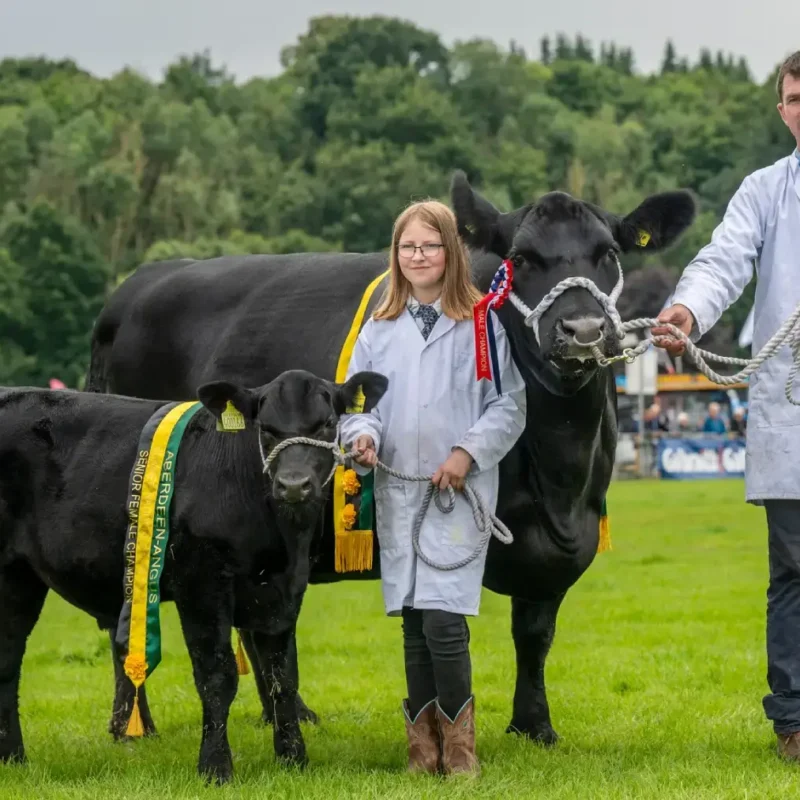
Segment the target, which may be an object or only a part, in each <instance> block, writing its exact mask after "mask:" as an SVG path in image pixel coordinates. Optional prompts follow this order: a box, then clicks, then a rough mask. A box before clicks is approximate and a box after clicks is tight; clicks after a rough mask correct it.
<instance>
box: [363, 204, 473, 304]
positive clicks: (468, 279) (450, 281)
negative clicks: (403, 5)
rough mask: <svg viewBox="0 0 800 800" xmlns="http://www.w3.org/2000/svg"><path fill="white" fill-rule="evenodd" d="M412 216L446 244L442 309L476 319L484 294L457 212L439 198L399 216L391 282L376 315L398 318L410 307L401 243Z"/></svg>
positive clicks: (418, 205)
mask: <svg viewBox="0 0 800 800" xmlns="http://www.w3.org/2000/svg"><path fill="white" fill-rule="evenodd" d="M412 220H418V221H419V222H421V223H422V224H423V225H427V226H428V227H430V228H433V229H434V230H435V231H437V232H438V233H439V236H441V238H442V244H443V245H444V258H445V262H444V283H443V285H442V313H444V314H445V315H446V316H448V317H450V318H451V319H454V320H467V319H472V308H473V306H474V305H475V303H477V302H478V301H479V300H480V299H481V298H482V297H483V295H482V294H481V292H480V291H479V290H478V287H477V286H475V284H474V283H473V282H472V273H471V270H470V263H469V256H468V255H467V250H466V247H465V246H464V243H463V242H462V240H461V237H460V236H459V235H458V225H457V223H456V218H455V214H453V212H452V211H451V210H450V209H449V208H448V207H447V206H446V205H445V204H444V203H440V202H439V201H438V200H422V201H419V202H417V203H412V204H411V205H410V206H408V208H406V209H405V211H403V213H402V214H400V216H399V217H398V218H397V219H396V220H395V223H394V227H393V229H392V247H391V251H390V253H389V270H390V273H389V286H388V287H387V289H386V291H385V292H384V294H383V297H382V298H381V301H380V303H379V304H378V307H377V308H376V309H375V312H374V313H373V315H372V316H373V318H374V319H397V318H398V317H399V316H400V315H401V314H402V313H403V310H404V309H405V307H406V302H407V301H408V297H409V295H410V294H411V284H409V282H408V281H407V280H406V278H405V276H404V275H403V273H402V272H401V271H400V263H399V261H398V256H397V245H398V244H399V242H400V237H401V236H402V235H403V233H404V231H405V229H406V228H407V227H408V225H409V223H410V222H411V221H412Z"/></svg>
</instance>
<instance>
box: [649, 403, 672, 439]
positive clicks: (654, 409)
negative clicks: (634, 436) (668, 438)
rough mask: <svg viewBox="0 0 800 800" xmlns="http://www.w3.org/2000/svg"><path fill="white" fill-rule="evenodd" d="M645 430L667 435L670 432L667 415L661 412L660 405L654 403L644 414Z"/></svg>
mask: <svg viewBox="0 0 800 800" xmlns="http://www.w3.org/2000/svg"><path fill="white" fill-rule="evenodd" d="M644 429H645V430H646V431H654V432H660V433H666V432H667V431H668V430H669V420H668V419H667V415H666V414H665V413H664V412H663V411H662V410H661V405H660V403H657V402H656V403H652V404H651V405H650V406H648V407H647V409H646V410H645V412H644Z"/></svg>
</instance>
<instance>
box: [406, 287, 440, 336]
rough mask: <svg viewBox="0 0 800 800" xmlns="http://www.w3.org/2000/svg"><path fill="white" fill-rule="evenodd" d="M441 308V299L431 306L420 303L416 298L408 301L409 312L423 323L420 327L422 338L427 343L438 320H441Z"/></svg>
mask: <svg viewBox="0 0 800 800" xmlns="http://www.w3.org/2000/svg"><path fill="white" fill-rule="evenodd" d="M441 306H442V303H441V300H440V299H439V300H437V301H436V302H435V303H432V304H430V305H425V304H423V303H420V302H419V301H418V300H417V299H416V298H414V297H410V298H409V300H408V310H409V311H410V312H411V316H412V317H414V319H416V320H419V321H420V322H421V323H422V325H421V326H420V332H421V333H422V338H423V339H425V341H426V342H427V341H428V337H429V336H430V335H431V331H432V330H433V326H434V325H435V324H436V320H437V319H439V314H440V313H441ZM418 325H419V323H418Z"/></svg>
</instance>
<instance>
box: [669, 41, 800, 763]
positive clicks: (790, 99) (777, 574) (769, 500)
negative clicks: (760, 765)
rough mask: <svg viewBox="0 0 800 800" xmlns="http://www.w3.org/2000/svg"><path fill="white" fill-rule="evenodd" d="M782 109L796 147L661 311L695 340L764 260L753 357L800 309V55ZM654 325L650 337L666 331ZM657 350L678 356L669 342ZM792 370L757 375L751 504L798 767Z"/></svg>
mask: <svg viewBox="0 0 800 800" xmlns="http://www.w3.org/2000/svg"><path fill="white" fill-rule="evenodd" d="M777 91H778V112H779V113H780V115H781V118H782V119H783V121H784V122H785V123H786V125H787V127H788V128H789V130H790V131H791V132H792V134H793V136H794V138H795V140H796V143H797V147H796V149H795V150H794V152H792V153H791V155H789V156H787V157H785V158H782V159H780V161H777V162H776V163H775V164H773V165H772V166H769V167H765V168H764V169H760V170H757V171H756V172H754V173H752V174H751V175H748V176H747V177H746V178H745V179H744V180H743V181H742V184H741V186H740V187H739V189H738V190H737V192H736V193H735V194H734V196H733V197H732V198H731V201H730V204H729V205H728V208H727V210H726V212H725V216H724V219H723V220H722V222H721V223H720V225H719V226H718V227H717V228H716V230H715V231H714V233H713V235H712V238H711V242H710V243H709V244H708V245H706V246H705V247H704V248H703V249H702V250H700V252H699V253H698V254H697V256H696V257H695V258H694V260H693V261H692V262H691V263H690V264H689V265H688V266H687V267H686V270H685V271H684V273H683V275H682V277H681V279H680V281H679V283H678V286H677V288H676V290H675V294H674V296H673V305H672V306H670V308H668V309H665V310H664V311H662V312H661V314H660V315H659V317H658V319H659V321H660V322H670V323H672V324H673V325H675V326H676V327H677V328H680V329H681V330H682V331H683V332H684V333H685V334H686V335H688V336H690V337H691V338H692V340H693V341H695V340H696V339H698V338H699V337H700V336H702V335H703V334H704V333H706V331H708V330H709V329H710V328H711V327H712V326H713V325H714V324H715V323H716V322H717V320H718V319H719V318H720V317H721V316H722V314H723V312H724V311H725V310H726V309H727V308H728V307H729V306H730V305H731V304H732V303H734V302H735V301H736V300H737V299H738V298H739V296H740V295H741V294H742V292H743V291H744V288H745V286H747V284H748V283H749V282H750V280H751V278H752V275H753V262H754V260H755V259H758V285H757V288H756V295H755V306H754V323H755V325H754V332H753V351H754V352H757V351H758V350H760V349H761V348H762V347H763V346H764V344H765V343H766V342H767V340H768V339H769V338H770V337H771V336H772V335H773V334H774V333H775V331H776V330H777V329H778V328H779V327H780V325H781V323H783V322H784V321H785V320H786V318H787V317H788V316H789V315H790V314H791V313H792V312H793V311H794V310H795V307H796V306H797V304H798V303H800V51H798V52H796V53H794V54H793V55H791V56H789V58H787V59H786V61H785V62H784V63H783V65H782V66H781V69H780V72H779V75H778V81H777ZM667 333H668V331H667V330H666V329H664V328H660V327H654V328H653V334H654V336H658V335H659V334H661V335H664V334H667ZM659 344H660V346H663V347H665V348H666V349H668V350H669V351H671V352H673V353H680V352H682V350H683V349H684V345H683V343H681V342H678V341H677V340H676V339H674V338H671V337H669V338H668V339H666V340H661V342H660V343H659ZM791 363H792V356H791V352H790V349H789V346H788V345H785V346H784V347H783V348H782V349H781V351H780V353H779V354H778V355H776V356H775V357H774V358H772V359H770V360H768V361H767V362H765V363H764V365H763V366H762V367H761V368H760V369H759V370H758V371H757V372H756V373H755V374H754V375H753V376H752V377H751V379H750V387H749V404H750V412H749V421H748V430H747V434H748V435H747V459H746V499H747V501H748V502H750V503H754V504H756V505H763V506H764V507H765V509H766V518H767V527H768V530H769V537H768V541H769V573H770V576H769V588H768V591H767V662H768V669H767V680H768V683H769V687H770V694H768V695H767V696H766V697H765V698H764V711H765V713H766V715H767V718H768V719H769V720H771V721H772V724H773V727H774V730H775V733H776V734H777V739H778V742H777V744H778V752H779V754H780V755H782V756H783V757H785V758H788V759H791V760H794V761H800V468H798V466H797V464H798V459H800V407H798V406H794V405H792V404H790V403H789V402H788V401H787V400H786V397H785V396H784V387H785V384H786V380H787V377H788V373H789V368H790V366H791Z"/></svg>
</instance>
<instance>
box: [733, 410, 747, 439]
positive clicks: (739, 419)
mask: <svg viewBox="0 0 800 800" xmlns="http://www.w3.org/2000/svg"><path fill="white" fill-rule="evenodd" d="M731 433H735V434H736V435H737V436H744V435H745V434H746V433H747V415H746V414H745V410H744V406H737V407H736V408H735V409H734V411H733V415H732V416H731Z"/></svg>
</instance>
